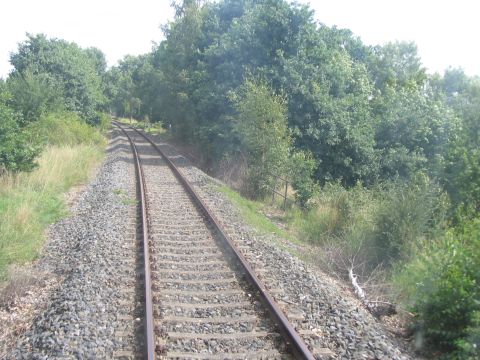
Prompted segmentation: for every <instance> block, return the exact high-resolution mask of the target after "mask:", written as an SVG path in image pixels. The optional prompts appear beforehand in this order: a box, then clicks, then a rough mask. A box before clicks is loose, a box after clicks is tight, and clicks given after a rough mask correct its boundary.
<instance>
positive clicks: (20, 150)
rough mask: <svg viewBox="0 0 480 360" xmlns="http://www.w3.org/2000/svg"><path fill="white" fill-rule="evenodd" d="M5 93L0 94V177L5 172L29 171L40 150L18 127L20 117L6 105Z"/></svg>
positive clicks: (6, 95) (33, 166)
mask: <svg viewBox="0 0 480 360" xmlns="http://www.w3.org/2000/svg"><path fill="white" fill-rule="evenodd" d="M8 97H9V96H8V94H7V93H0V175H1V174H2V173H4V172H5V171H15V172H16V171H30V170H32V169H34V168H35V165H36V164H35V157H36V156H37V155H38V153H39V151H40V148H39V147H38V145H37V144H35V143H32V142H31V140H30V139H29V136H28V133H27V132H26V131H25V130H24V129H22V128H21V127H20V123H21V122H22V121H21V115H20V114H18V113H16V112H15V111H14V110H13V109H11V108H10V107H9V106H8V105H7V104H6V102H7V100H8Z"/></svg>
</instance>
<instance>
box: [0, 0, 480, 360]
mask: <svg viewBox="0 0 480 360" xmlns="http://www.w3.org/2000/svg"><path fill="white" fill-rule="evenodd" d="M173 6H174V7H175V13H176V16H175V19H174V21H172V22H170V23H168V24H167V25H165V26H164V27H163V30H164V34H165V40H163V41H161V42H160V43H158V44H156V45H155V46H154V48H153V49H152V51H151V52H150V53H148V54H145V55H141V56H127V57H125V58H124V59H123V60H122V61H121V62H120V63H119V65H118V66H115V67H113V68H111V69H109V70H108V71H107V70H106V65H105V58H104V56H103V54H102V53H101V52H100V51H99V50H98V49H94V48H90V49H81V48H80V47H78V46H77V45H76V44H74V43H69V42H66V41H64V40H59V39H48V38H46V37H45V36H44V35H41V34H40V35H28V39H27V41H25V42H24V43H22V44H20V45H19V48H18V51H17V52H15V53H13V54H12V56H11V63H12V65H13V67H14V70H13V71H12V73H11V74H10V76H9V77H8V78H7V79H6V81H3V80H2V81H0V174H1V176H2V181H4V182H5V186H4V187H2V191H4V190H3V189H4V188H5V189H11V190H8V191H10V192H8V191H7V190H5V192H2V193H1V194H3V195H0V196H3V198H1V197H0V211H5V212H4V214H7V212H8V214H9V216H10V215H11V216H14V214H16V213H17V212H18V214H19V215H18V217H19V218H18V219H17V220H15V219H13V218H12V219H11V220H8V221H9V223H8V224H10V225H8V226H10V227H11V228H12V229H13V228H15V229H17V228H18V229H20V230H21V229H23V227H21V226H18V227H15V226H14V225H12V224H17V223H18V224H25V223H22V219H23V218H24V217H26V215H24V214H30V213H32V214H33V213H34V210H28V209H30V207H29V206H30V205H28V206H27V205H21V204H23V203H22V201H23V200H22V199H23V196H27V194H29V193H30V190H28V189H29V186H30V185H22V184H27V183H30V182H35V181H34V180H33V178H35V177H36V176H38V174H41V172H42V171H46V170H45V169H44V168H42V164H43V163H44V162H43V161H46V160H44V157H45V156H48V154H49V151H53V150H55V149H57V150H58V149H59V147H56V148H49V147H48V146H51V145H52V144H56V145H57V146H60V147H61V148H62V149H63V148H69V147H73V149H83V150H79V151H80V152H81V153H83V154H85V153H88V151H90V150H88V151H87V150H86V149H95V148H96V147H95V146H97V145H96V144H99V143H100V142H101V136H100V135H98V133H97V130H93V128H92V127H91V125H96V126H97V127H99V128H105V127H106V126H108V119H107V118H106V116H105V115H104V114H102V111H105V110H107V109H110V111H112V112H113V113H115V114H116V115H117V116H121V117H125V118H128V119H130V121H131V122H133V121H134V120H133V118H135V119H137V120H138V121H140V124H143V125H142V126H144V127H146V128H153V129H159V128H160V127H161V125H162V124H163V126H164V128H165V129H166V130H167V131H168V136H170V137H171V138H173V139H174V140H175V141H177V142H183V143H188V144H189V146H193V147H195V148H197V149H198V152H199V153H200V152H201V158H202V159H204V164H203V165H204V166H205V168H208V169H209V170H210V171H212V172H213V173H215V174H220V173H221V174H223V176H224V179H225V180H227V181H228V182H229V183H231V184H234V185H235V186H236V187H237V188H238V189H239V190H241V192H242V193H243V194H244V195H246V196H247V197H249V198H251V199H252V200H255V201H251V200H245V199H243V198H241V197H240V196H239V195H238V194H236V193H233V192H230V190H226V189H223V191H224V192H226V193H227V194H229V196H231V197H232V198H233V199H234V201H236V202H237V203H238V204H239V206H240V208H241V209H243V210H244V214H245V216H246V217H247V219H249V221H251V222H252V223H254V224H256V226H259V227H260V228H262V229H264V230H265V231H269V232H276V231H277V230H278V229H277V228H276V227H275V226H274V225H273V224H272V223H271V222H268V221H267V222H265V221H263V220H259V218H258V216H257V215H256V214H257V213H258V211H259V210H260V209H262V208H263V206H264V205H262V203H261V202H262V200H263V199H265V197H266V196H267V195H268V193H269V191H270V190H269V189H270V188H271V187H272V186H273V184H274V182H275V180H274V179H275V177H276V176H283V177H288V178H289V180H290V184H291V186H292V189H291V191H292V192H293V194H294V199H295V204H294V205H292V206H290V207H288V209H287V211H285V214H284V221H285V222H286V224H287V227H288V228H289V230H290V232H293V233H294V234H295V235H297V236H298V237H299V238H300V239H302V240H303V241H306V242H309V243H311V244H313V245H315V246H317V247H318V252H317V253H318V254H316V255H315V256H316V260H318V261H319V262H320V263H321V264H322V265H323V266H324V267H326V268H327V269H328V270H330V271H333V272H335V273H336V274H338V275H340V276H343V277H345V276H347V273H348V271H347V270H349V269H353V270H354V271H355V272H356V273H357V274H358V275H359V276H360V277H359V280H360V282H361V284H362V285H363V286H367V285H368V283H371V282H373V283H375V281H376V280H375V279H380V278H381V282H382V283H384V284H388V286H386V287H382V289H383V290H382V291H383V292H382V293H377V294H376V295H379V296H383V297H384V298H385V300H388V301H395V302H400V303H401V305H403V306H405V307H407V308H408V309H409V311H411V312H413V313H414V314H415V317H414V318H413V319H411V326H412V328H414V330H415V331H416V335H417V338H418V339H421V340H422V341H419V342H418V344H419V345H420V348H419V350H422V351H424V353H426V354H427V355H428V354H429V355H432V354H435V355H438V356H440V355H439V354H441V356H443V357H445V358H452V359H453V358H455V359H457V358H461V359H469V358H472V359H473V358H475V357H478V348H479V347H480V340H479V338H480V336H479V333H480V315H479V314H480V307H479V306H480V291H479V285H478V281H479V273H478V269H479V268H480V267H479V259H478V254H479V252H478V250H479V249H478V246H479V238H480V235H479V230H478V221H479V216H478V214H479V210H480V150H479V149H480V137H479V136H480V135H479V134H480V115H479V114H480V79H479V78H478V77H468V76H466V75H465V74H464V73H463V71H462V70H460V69H448V70H446V71H445V73H444V74H443V75H440V74H435V75H429V74H427V73H426V71H425V69H424V68H423V66H422V63H421V59H420V58H419V56H418V54H417V49H416V46H415V44H413V43H402V42H400V43H399V42H395V43H389V44H384V45H382V46H374V47H372V46H367V45H365V44H363V43H362V42H361V40H360V39H359V38H357V37H356V36H354V35H353V34H352V33H351V32H350V31H349V30H344V29H338V28H336V27H333V28H331V27H328V26H325V25H323V24H321V23H317V22H316V21H315V20H314V17H313V12H312V10H311V9H310V8H309V7H308V6H305V5H300V4H298V3H289V2H288V1H286V0H219V1H203V0H183V1H176V2H174V4H173ZM49 144H50V145H49ZM45 149H47V150H45ZM42 150H43V152H42ZM62 151H63V150H62ZM92 151H93V153H89V155H86V156H85V159H87V158H88V159H92V158H95V157H96V156H94V153H95V151H94V150H92ZM67 153H68V151H67ZM40 154H42V155H41V157H40V160H38V164H39V165H37V159H38V156H39V155H40ZM50 156H51V155H50ZM82 158H83V157H82ZM71 159H73V155H72V158H71ZM79 161H80V160H79ZM85 161H87V160H85ZM77 168H78V167H77ZM72 170H73V169H72ZM22 171H23V172H28V171H30V173H28V174H26V173H20V172H22ZM69 172H70V170H68V171H67V170H66V169H65V170H64V171H62V173H63V174H67V173H69ZM36 174H37V175H36ZM28 179H30V180H28ZM27 180H28V181H27ZM29 181H30V182H29ZM58 181H60V182H61V183H62V184H63V183H64V182H65V183H67V184H71V183H73V182H76V180H66V179H58ZM8 184H15V185H8ZM35 184H36V185H35V186H33V188H35V189H38V188H40V189H50V188H52V189H57V190H58V189H65V187H64V186H63V185H54V184H53V185H46V183H45V185H39V183H35ZM7 185H8V186H7ZM15 186H18V190H15V189H17V188H16V187H15ZM22 186H25V189H24V188H22ZM14 188H15V189H14ZM21 189H22V190H21ZM57 190H52V191H51V192H50V190H48V191H47V195H46V196H47V198H46V199H42V201H43V202H45V203H47V204H50V203H51V204H52V205H51V206H50V205H49V206H45V209H46V210H45V211H46V213H42V212H40V213H36V214H37V215H35V216H39V217H38V219H40V220H36V223H38V224H45V223H46V222H48V221H47V220H48V219H52V218H55V217H56V216H57V215H58V214H59V213H60V212H61V210H59V209H61V206H57V205H58V204H57V202H56V201H57V200H55V199H58V197H57V195H55V194H58V191H57ZM32 191H33V190H32ZM62 191H63V190H62ZM19 194H25V195H19ZM39 194H40V193H39ZM42 194H43V193H42ZM39 196H40V195H39ZM42 196H43V195H42ZM32 197H33V196H32ZM2 199H4V200H2ZM9 199H10V200H9ZM11 199H13V200H11ZM1 201H3V202H1ZM35 201H37V200H35ZM35 201H33V200H32V202H31V203H32V204H36V202H35ZM38 201H40V200H38ZM12 202H14V203H18V204H20V205H18V206H20V207H18V211H17V210H15V211H14V210H12V209H10V208H8V210H5V209H7V205H8V204H11V203H12ZM8 206H10V205H8ZM22 206H23V207H22ZM35 206H36V205H32V206H31V207H32V208H35ZM2 209H3V210H2ZM22 209H23V210H22ZM16 211H17V212H16ZM22 211H23V212H22ZM42 211H43V210H42ZM39 214H40V215H39ZM41 214H43V215H41ZM49 214H50V215H49ZM51 214H53V215H51ZM15 216H16V215H15ZM29 216H30V215H29ZM5 219H7V217H5ZM43 219H47V220H45V221H44V220H43ZM2 221H4V220H3V218H2ZM5 221H7V220H5ZM33 223H35V221H34V222H33ZM1 224H3V223H1ZM1 224H0V226H3V227H4V228H5V229H6V226H7V225H5V224H6V223H5V224H3V225H1ZM42 226H43V225H39V227H37V228H36V229H37V230H35V231H34V232H35V234H38V233H39V231H40V230H38V229H40V228H41V227H42ZM2 229H3V228H2ZM9 229H10V228H9ZM25 229H27V227H25ZM275 229H277V230H275ZM20 230H19V231H20ZM22 231H23V230H22ZM25 231H27V230H25ZM3 233H11V234H13V233H15V232H14V231H10V230H8V229H7V230H5V231H3V232H2V235H1V236H6V235H3ZM281 233H282V234H283V235H285V234H284V233H283V232H281ZM15 236H17V235H12V236H11V237H10V238H8V239H7V238H5V239H7V240H2V241H3V243H2V242H0V244H2V245H0V246H3V247H2V248H1V250H2V253H1V254H2V255H1V256H3V257H2V259H3V260H2V261H3V263H4V264H6V263H9V262H11V261H16V260H15V259H17V258H18V259H20V260H21V259H27V258H31V256H30V255H26V256H25V257H23V255H15V254H21V253H22V251H20V252H17V251H16V250H15V249H16V248H15V246H16V245H15V244H21V243H22V242H25V241H26V240H25V236H23V235H21V236H20V235H18V237H17V238H15ZM31 238H32V239H34V238H35V236H32V237H31ZM0 239H4V238H0ZM12 239H16V240H12ZM36 241H37V240H35V241H33V242H28V241H27V242H25V244H28V245H25V249H27V250H26V251H25V253H26V254H33V253H34V252H35V251H36V249H38V247H37V245H36V244H37V242H36ZM4 249H7V250H5V251H3V250H4ZM12 249H14V250H12ZM28 249H33V250H32V251H30V250H28ZM4 254H5V255H4ZM12 254H13V255H12ZM0 265H1V264H0ZM0 271H1V268H0ZM372 279H373V280H372ZM376 282H377V283H379V282H380V281H376ZM377 285H378V284H377ZM372 289H373V288H367V293H368V292H369V291H373V290H372Z"/></svg>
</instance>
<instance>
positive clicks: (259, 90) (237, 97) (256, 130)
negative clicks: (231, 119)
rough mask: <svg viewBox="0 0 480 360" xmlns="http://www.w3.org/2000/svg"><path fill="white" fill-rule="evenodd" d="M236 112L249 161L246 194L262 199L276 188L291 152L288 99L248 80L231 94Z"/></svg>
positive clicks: (238, 131) (237, 128) (244, 149)
mask: <svg viewBox="0 0 480 360" xmlns="http://www.w3.org/2000/svg"><path fill="white" fill-rule="evenodd" d="M230 97H231V100H232V102H233V103H234V105H235V109H236V110H237V117H236V122H235V129H236V131H237V133H238V135H239V137H240V141H241V149H240V151H241V152H242V153H244V156H245V157H246V158H247V161H248V172H247V181H246V182H245V188H244V189H243V191H244V193H245V194H247V195H248V196H250V197H252V198H261V197H263V196H265V195H266V194H267V193H268V192H269V188H272V187H273V184H274V181H275V176H281V175H283V174H285V172H286V170H287V168H286V167H287V166H286V165H287V160H288V156H289V153H290V143H291V138H290V133H289V130H288V126H287V107H286V104H285V100H284V99H283V98H281V97H280V96H278V95H276V94H275V93H274V92H273V91H272V90H271V89H270V88H269V87H268V85H266V84H264V83H262V82H254V81H249V80H247V81H246V82H245V83H244V84H243V85H242V86H241V87H240V88H239V89H238V91H237V92H235V93H232V94H231V96H230Z"/></svg>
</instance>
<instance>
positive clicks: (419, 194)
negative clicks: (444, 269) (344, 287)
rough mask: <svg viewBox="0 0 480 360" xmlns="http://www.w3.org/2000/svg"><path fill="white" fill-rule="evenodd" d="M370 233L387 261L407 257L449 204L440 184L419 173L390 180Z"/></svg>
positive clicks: (437, 224)
mask: <svg viewBox="0 0 480 360" xmlns="http://www.w3.org/2000/svg"><path fill="white" fill-rule="evenodd" d="M382 197H383V199H382V201H381V204H380V206H379V207H378V210H377V212H376V216H375V219H374V221H375V231H374V234H373V239H374V244H375V247H376V248H377V252H378V253H379V254H381V257H382V258H383V259H384V260H385V262H386V263H394V262H395V261H397V260H399V259H404V260H405V259H408V256H409V254H410V253H411V250H412V248H414V247H415V245H416V244H417V243H418V242H419V240H420V239H422V238H425V237H426V236H427V235H428V234H430V233H431V232H432V231H434V230H435V229H438V228H439V227H440V225H441V224H442V223H443V222H444V219H445V213H446V211H447V207H448V203H447V199H446V196H445V195H444V194H443V193H442V191H441V189H440V187H439V186H438V185H436V184H435V183H433V182H432V181H430V180H429V179H428V178H426V177H422V176H418V177H417V179H416V180H415V181H412V182H408V183H401V182H397V183H393V184H390V185H388V186H387V188H386V189H385V190H384V191H383V196H382Z"/></svg>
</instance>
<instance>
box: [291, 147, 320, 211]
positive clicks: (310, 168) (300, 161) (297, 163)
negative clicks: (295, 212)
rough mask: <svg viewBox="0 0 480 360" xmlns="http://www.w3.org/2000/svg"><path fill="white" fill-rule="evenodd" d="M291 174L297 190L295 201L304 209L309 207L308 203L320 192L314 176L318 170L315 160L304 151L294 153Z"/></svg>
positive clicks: (293, 184)
mask: <svg viewBox="0 0 480 360" xmlns="http://www.w3.org/2000/svg"><path fill="white" fill-rule="evenodd" d="M288 167H289V171H288V172H289V174H290V179H291V182H292V186H293V188H294V190H295V200H296V202H297V203H298V204H299V205H300V207H302V208H307V207H308V202H309V200H310V199H312V197H313V196H314V195H315V193H316V192H317V191H318V186H317V184H316V183H315V181H314V179H313V176H314V172H315V168H316V162H315V159H314V158H313V156H312V155H311V154H308V153H305V152H304V151H296V152H294V153H293V154H292V155H291V157H290V159H289V165H288Z"/></svg>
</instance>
